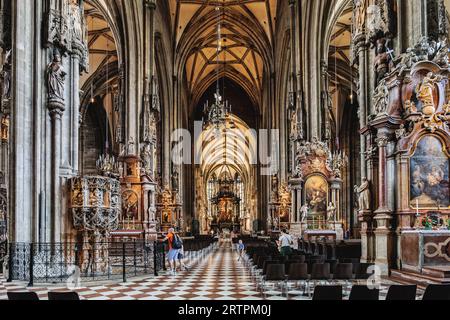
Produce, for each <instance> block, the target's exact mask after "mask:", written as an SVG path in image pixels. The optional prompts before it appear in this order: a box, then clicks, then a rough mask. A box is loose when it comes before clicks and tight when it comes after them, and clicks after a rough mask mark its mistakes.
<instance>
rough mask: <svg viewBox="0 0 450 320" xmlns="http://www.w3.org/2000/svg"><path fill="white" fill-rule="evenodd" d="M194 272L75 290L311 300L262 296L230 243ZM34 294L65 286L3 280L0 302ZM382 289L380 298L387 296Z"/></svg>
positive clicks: (104, 294)
mask: <svg viewBox="0 0 450 320" xmlns="http://www.w3.org/2000/svg"><path fill="white" fill-rule="evenodd" d="M190 265H191V267H192V269H191V270H190V271H183V272H180V273H179V274H177V275H176V276H171V275H168V274H165V275H161V276H159V277H156V278H155V277H150V278H141V279H134V281H131V282H128V283H105V284H103V285H99V284H98V283H96V284H95V285H92V286H91V285H89V284H86V285H85V287H83V288H80V289H76V291H77V292H78V293H79V295H80V297H81V299H82V300H264V299H266V300H286V299H293V300H308V298H307V297H304V296H303V295H301V294H299V295H294V296H289V298H286V297H282V296H280V292H278V291H276V290H274V291H270V290H269V291H268V292H266V294H265V295H264V296H263V295H262V294H261V293H260V292H258V291H257V290H256V284H255V282H254V281H253V280H252V278H251V276H250V274H249V271H248V269H247V268H246V267H245V265H244V263H243V262H239V261H238V256H237V253H236V252H234V251H232V250H231V248H230V245H229V244H225V245H222V246H221V247H220V248H218V249H216V250H214V251H212V252H211V253H210V254H207V255H205V256H199V257H196V258H194V259H192V260H191V261H190ZM26 290H30V291H34V292H36V293H38V295H39V297H40V298H41V299H42V300H46V299H47V292H48V291H65V290H67V288H66V287H33V288H26V284H23V283H16V282H15V283H6V282H5V281H4V280H1V279H0V300H5V299H7V296H6V292H7V291H26ZM386 292H387V286H383V288H382V290H381V297H382V298H383V297H384V296H385V295H386Z"/></svg>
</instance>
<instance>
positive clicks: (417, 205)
mask: <svg viewBox="0 0 450 320" xmlns="http://www.w3.org/2000/svg"><path fill="white" fill-rule="evenodd" d="M416 213H417V215H419V199H416Z"/></svg>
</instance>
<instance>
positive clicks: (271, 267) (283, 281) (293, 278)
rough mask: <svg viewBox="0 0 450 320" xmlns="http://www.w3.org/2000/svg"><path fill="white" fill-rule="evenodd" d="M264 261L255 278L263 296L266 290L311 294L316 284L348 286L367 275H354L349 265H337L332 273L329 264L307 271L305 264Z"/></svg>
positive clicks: (316, 265)
mask: <svg viewBox="0 0 450 320" xmlns="http://www.w3.org/2000/svg"><path fill="white" fill-rule="evenodd" d="M272 262H273V261H266V262H265V264H264V267H263V269H262V271H261V273H259V274H257V275H256V276H255V279H256V281H257V289H259V290H261V292H262V293H263V294H264V293H265V292H266V289H267V288H269V287H270V288H274V287H275V288H280V289H281V293H284V292H289V290H291V289H294V290H297V289H300V288H301V287H303V292H304V293H305V292H308V295H310V294H311V287H314V286H315V285H316V284H324V283H326V284H330V283H344V284H345V285H346V286H350V285H351V284H352V283H353V282H354V281H358V280H365V279H367V275H365V274H361V275H360V273H359V272H357V273H356V274H355V273H354V265H353V264H351V263H339V264H337V265H336V267H335V269H334V271H333V273H331V270H330V264H329V263H315V264H313V265H312V267H311V270H309V267H308V264H307V263H297V262H292V261H289V262H287V263H285V264H280V263H277V262H275V263H272Z"/></svg>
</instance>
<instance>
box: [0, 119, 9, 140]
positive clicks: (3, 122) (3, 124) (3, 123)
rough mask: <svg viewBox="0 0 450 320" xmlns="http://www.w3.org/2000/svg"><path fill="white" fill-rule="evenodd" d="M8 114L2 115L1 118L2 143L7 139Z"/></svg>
mask: <svg viewBox="0 0 450 320" xmlns="http://www.w3.org/2000/svg"><path fill="white" fill-rule="evenodd" d="M9 126H10V123H9V115H4V116H3V117H2V120H1V139H2V142H3V143H8V141H9Z"/></svg>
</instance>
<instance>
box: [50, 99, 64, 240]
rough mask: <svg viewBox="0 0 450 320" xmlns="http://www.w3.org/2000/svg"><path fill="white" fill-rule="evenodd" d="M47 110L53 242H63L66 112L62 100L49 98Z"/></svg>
mask: <svg viewBox="0 0 450 320" xmlns="http://www.w3.org/2000/svg"><path fill="white" fill-rule="evenodd" d="M47 108H48V110H49V114H50V119H51V187H50V189H51V208H50V210H51V214H50V216H51V242H52V243H56V242H60V241H61V195H62V190H61V181H60V165H61V119H62V116H63V113H64V111H65V103H64V100H62V99H54V98H49V100H48V104H47Z"/></svg>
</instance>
